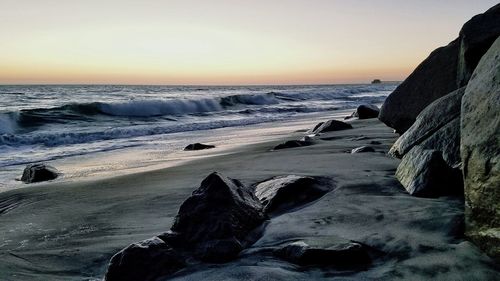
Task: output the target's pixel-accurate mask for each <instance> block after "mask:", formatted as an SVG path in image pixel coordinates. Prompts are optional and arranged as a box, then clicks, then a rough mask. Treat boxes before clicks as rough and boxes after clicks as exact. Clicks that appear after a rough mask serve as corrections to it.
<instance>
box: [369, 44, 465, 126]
mask: <svg viewBox="0 0 500 281" xmlns="http://www.w3.org/2000/svg"><path fill="white" fill-rule="evenodd" d="M458 49H459V43H458V40H454V41H452V42H451V43H450V44H448V45H447V46H445V47H441V48H438V49H436V50H434V51H433V52H432V53H431V54H430V55H429V57H427V58H426V59H425V60H424V61H423V62H422V63H420V65H418V66H417V68H416V69H415V70H414V71H413V73H411V74H410V76H408V78H406V79H405V81H403V83H401V84H400V85H399V86H398V87H397V88H396V89H395V90H394V91H393V92H392V93H391V94H390V95H389V96H388V97H387V99H386V100H385V102H384V104H383V105H382V107H381V108H380V114H379V116H378V118H379V119H380V121H382V122H384V123H385V124H386V125H387V126H389V127H391V128H394V129H395V130H396V132H397V133H399V134H402V133H404V132H405V131H406V130H407V129H408V128H410V126H411V125H412V124H413V123H414V122H415V119H416V117H417V116H418V114H419V113H420V112H421V111H422V110H423V109H424V108H425V107H427V105H429V104H430V103H431V102H433V101H434V100H436V99H438V98H440V97H442V96H444V95H446V94H448V93H450V92H452V91H454V90H456V89H457V88H458V87H457V81H456V75H457V61H458Z"/></svg>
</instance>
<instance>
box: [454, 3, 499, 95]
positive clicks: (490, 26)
mask: <svg viewBox="0 0 500 281" xmlns="http://www.w3.org/2000/svg"><path fill="white" fill-rule="evenodd" d="M498 36H500V4H497V5H495V6H494V7H492V8H490V9H489V10H488V11H486V12H485V13H483V14H479V15H476V16H474V17H473V18H472V19H470V20H469V21H468V22H467V23H466V24H464V26H463V27H462V29H461V30H460V35H459V38H460V51H459V60H458V72H457V79H458V81H457V82H458V86H459V87H461V86H465V85H467V82H468V81H469V79H470V77H471V75H472V72H473V71H474V69H475V68H476V66H477V64H478V63H479V60H480V59H481V57H482V56H483V55H484V54H485V53H486V51H488V49H489V48H490V46H491V45H492V44H493V42H494V41H495V40H496V39H497V37H498Z"/></svg>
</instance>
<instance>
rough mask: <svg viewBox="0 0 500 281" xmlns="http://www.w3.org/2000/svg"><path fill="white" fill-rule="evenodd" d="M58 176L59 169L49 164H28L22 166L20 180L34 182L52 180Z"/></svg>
mask: <svg viewBox="0 0 500 281" xmlns="http://www.w3.org/2000/svg"><path fill="white" fill-rule="evenodd" d="M58 176H59V171H57V169H56V168H54V167H52V166H50V165H47V164H43V163H37V164H29V165H27V166H26V168H24V171H23V176H22V177H21V181H23V182H24V183H34V182H41V181H48V180H53V179H55V178H57V177H58Z"/></svg>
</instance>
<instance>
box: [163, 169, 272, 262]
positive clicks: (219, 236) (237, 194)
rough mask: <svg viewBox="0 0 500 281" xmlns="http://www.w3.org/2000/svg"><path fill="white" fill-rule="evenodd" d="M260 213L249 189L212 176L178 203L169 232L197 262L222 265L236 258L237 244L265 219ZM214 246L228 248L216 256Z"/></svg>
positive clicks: (213, 174) (258, 205) (217, 175)
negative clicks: (197, 257) (195, 253)
mask: <svg viewBox="0 0 500 281" xmlns="http://www.w3.org/2000/svg"><path fill="white" fill-rule="evenodd" d="M262 209H263V206H262V204H261V203H260V201H259V199H258V198H257V197H255V195H254V194H253V189H252V188H250V187H246V186H244V185H243V184H242V183H240V182H239V181H237V180H233V179H230V178H227V177H225V176H223V175H221V174H219V173H216V172H214V173H212V174H210V175H209V176H208V177H206V178H205V179H204V180H203V181H202V183H201V186H200V187H199V188H198V189H196V190H195V191H193V193H192V195H191V196H190V197H189V198H188V199H186V201H184V203H182V205H181V207H180V209H179V212H178V214H177V216H176V218H175V222H174V224H173V226H172V228H171V230H172V231H173V232H175V233H177V234H178V235H179V237H180V238H181V239H182V240H183V241H184V242H185V243H186V244H189V245H192V246H193V248H194V250H195V252H197V253H198V256H199V257H200V258H202V259H205V260H211V261H212V260H213V261H222V260H226V259H230V258H232V257H234V256H235V255H237V254H238V253H239V251H240V250H241V247H238V246H237V244H238V243H239V244H241V245H244V244H245V243H246V240H245V238H246V236H247V235H248V234H249V233H250V232H251V231H252V230H253V229H254V228H256V227H257V226H259V225H260V224H261V223H262V222H263V221H264V220H265V219H266V216H265V215H264V213H263V210H262ZM218 243H220V245H222V244H224V245H226V246H227V245H230V246H229V247H225V248H224V249H223V250H222V252H219V250H220V248H221V249H222V247H220V248H219V247H215V246H214V245H216V244H218ZM227 249H234V250H237V251H233V252H231V253H228V252H227Z"/></svg>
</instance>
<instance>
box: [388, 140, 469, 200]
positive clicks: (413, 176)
mask: <svg viewBox="0 0 500 281" xmlns="http://www.w3.org/2000/svg"><path fill="white" fill-rule="evenodd" d="M396 178H397V179H398V180H399V182H400V183H401V184H402V185H403V186H404V188H405V189H406V191H408V193H409V194H410V195H414V196H420V197H437V196H441V195H451V194H458V193H461V192H462V186H461V175H460V172H459V170H458V169H453V168H451V167H450V166H448V164H447V163H446V162H445V161H444V160H443V157H442V153H441V151H437V150H431V149H423V148H422V147H420V146H418V145H417V146H415V147H413V149H412V150H410V151H409V152H408V153H407V154H406V155H405V156H404V157H403V161H401V163H400V164H399V166H398V168H397V170H396Z"/></svg>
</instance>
